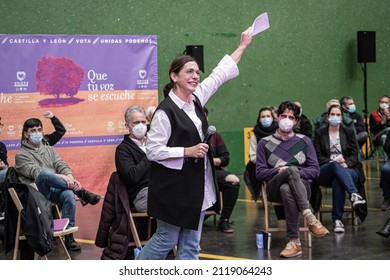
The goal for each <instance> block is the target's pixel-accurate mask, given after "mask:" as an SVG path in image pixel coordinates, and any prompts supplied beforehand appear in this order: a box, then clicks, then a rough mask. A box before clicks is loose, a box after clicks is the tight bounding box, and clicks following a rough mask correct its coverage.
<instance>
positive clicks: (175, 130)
mask: <svg viewBox="0 0 390 280" xmlns="http://www.w3.org/2000/svg"><path fill="white" fill-rule="evenodd" d="M195 98H196V100H195V101H194V104H195V111H196V115H197V116H198V117H199V119H200V120H201V121H202V130H203V134H204V135H205V134H206V132H207V127H208V123H207V119H206V116H205V113H204V111H203V108H202V105H201V103H200V101H199V99H198V98H197V97H196V96H195ZM158 109H161V110H163V111H164V112H165V113H166V114H167V116H168V118H169V121H170V124H171V131H172V134H171V137H170V138H169V140H168V143H167V146H169V147H191V146H194V145H197V144H199V143H200V142H201V141H202V139H200V137H199V133H198V131H197V129H196V127H195V125H194V123H193V122H192V120H191V119H190V118H189V117H188V116H187V114H186V113H185V112H184V111H183V110H181V109H180V108H179V107H177V105H176V104H175V103H174V102H173V101H172V99H171V98H170V97H169V96H168V97H166V98H165V99H164V101H162V102H161V103H160V105H159V107H158ZM208 157H209V160H210V162H211V166H212V170H213V178H214V186H215V187H216V194H218V193H219V192H218V189H217V184H216V183H215V174H214V173H215V171H214V165H213V160H212V155H211V149H209V153H208ZM204 173H205V170H204V159H203V158H199V160H198V162H196V163H195V162H194V158H185V159H184V163H183V168H182V169H181V170H175V169H170V168H167V167H165V166H164V165H162V164H159V163H156V162H152V165H151V170H150V177H149V191H148V213H149V216H151V217H154V218H156V219H159V220H162V221H164V222H167V223H169V224H172V225H175V226H178V227H183V228H187V229H193V230H197V229H198V224H199V218H200V212H201V208H202V204H203V198H204V185H205V182H204ZM216 197H217V200H218V199H219V195H217V196H216ZM217 205H219V203H216V204H215V206H217ZM216 210H218V209H216Z"/></svg>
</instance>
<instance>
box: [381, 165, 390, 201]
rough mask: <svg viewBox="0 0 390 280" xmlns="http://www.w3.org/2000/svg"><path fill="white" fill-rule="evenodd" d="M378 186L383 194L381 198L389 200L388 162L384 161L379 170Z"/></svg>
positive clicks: (389, 176)
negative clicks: (379, 179)
mask: <svg viewBox="0 0 390 280" xmlns="http://www.w3.org/2000/svg"><path fill="white" fill-rule="evenodd" d="M380 186H381V188H382V192H383V198H390V161H386V162H385V164H384V165H383V166H382V168H381V181H380Z"/></svg>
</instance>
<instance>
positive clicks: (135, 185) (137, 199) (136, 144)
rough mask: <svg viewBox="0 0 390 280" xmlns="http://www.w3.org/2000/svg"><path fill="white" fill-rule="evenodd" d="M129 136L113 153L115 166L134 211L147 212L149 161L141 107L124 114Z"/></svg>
mask: <svg viewBox="0 0 390 280" xmlns="http://www.w3.org/2000/svg"><path fill="white" fill-rule="evenodd" d="M125 122H126V128H127V129H128V131H129V134H126V135H125V136H124V137H123V141H122V143H120V144H119V145H118V147H117V148H116V151H115V166H116V170H117V171H118V173H119V177H120V178H121V180H122V181H123V182H124V183H125V185H126V186H127V188H128V191H129V196H130V200H131V202H132V203H133V204H134V206H135V209H136V211H138V212H146V211H147V198H148V185H149V171H150V161H149V160H148V159H147V157H146V148H145V141H146V136H145V135H146V129H147V128H146V123H147V120H146V114H145V111H144V109H143V108H142V107H141V106H138V105H134V106H131V107H129V108H127V110H126V112H125Z"/></svg>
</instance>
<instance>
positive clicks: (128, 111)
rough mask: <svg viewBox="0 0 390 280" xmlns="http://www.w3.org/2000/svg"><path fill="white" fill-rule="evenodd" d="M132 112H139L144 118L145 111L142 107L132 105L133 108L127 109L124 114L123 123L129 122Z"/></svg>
mask: <svg viewBox="0 0 390 280" xmlns="http://www.w3.org/2000/svg"><path fill="white" fill-rule="evenodd" d="M133 112H140V113H142V114H144V115H145V117H146V113H145V110H144V108H143V107H142V106H139V105H133V106H130V107H129V108H127V109H126V112H125V122H126V123H127V122H129V121H130V116H131V114H132V113H133Z"/></svg>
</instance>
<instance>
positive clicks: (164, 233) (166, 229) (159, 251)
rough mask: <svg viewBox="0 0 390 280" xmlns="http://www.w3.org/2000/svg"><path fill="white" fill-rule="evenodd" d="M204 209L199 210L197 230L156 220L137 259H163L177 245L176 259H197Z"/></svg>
mask: <svg viewBox="0 0 390 280" xmlns="http://www.w3.org/2000/svg"><path fill="white" fill-rule="evenodd" d="M204 214H205V211H202V212H201V215H200V219H199V226H198V230H190V229H185V228H180V227H177V226H174V225H171V224H168V223H166V222H163V221H161V220H157V230H156V233H155V234H153V236H152V238H151V239H150V240H149V241H148V243H146V245H145V246H144V247H143V248H142V250H141V252H140V253H139V255H138V256H137V258H136V259H137V260H163V259H165V258H166V256H167V255H168V253H169V252H170V251H171V250H172V249H173V247H175V246H176V245H177V252H176V259H177V260H198V259H199V243H200V237H201V235H202V226H203V219H204Z"/></svg>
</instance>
